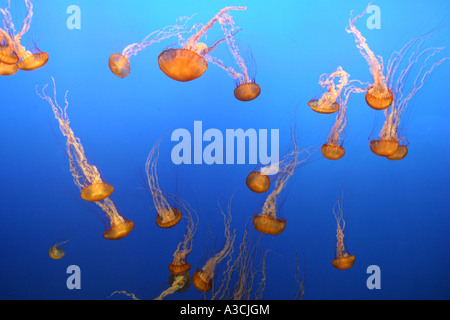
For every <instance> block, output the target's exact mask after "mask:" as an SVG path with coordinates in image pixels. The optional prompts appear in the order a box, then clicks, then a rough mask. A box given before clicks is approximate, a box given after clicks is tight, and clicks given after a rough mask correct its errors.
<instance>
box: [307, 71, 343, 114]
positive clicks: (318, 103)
mask: <svg viewBox="0 0 450 320" xmlns="http://www.w3.org/2000/svg"><path fill="white" fill-rule="evenodd" d="M348 77H349V74H348V73H347V72H345V71H344V70H343V69H342V67H338V68H337V70H336V71H335V72H333V73H332V74H330V75H328V74H323V75H321V76H320V78H319V84H320V85H321V86H322V87H324V88H325V87H326V88H327V92H325V93H324V94H323V95H322V97H321V98H320V99H312V100H310V101H308V106H309V107H310V108H311V109H312V110H313V111H315V112H317V113H325V114H328V113H333V112H336V111H338V110H339V103H337V102H336V100H337V99H338V98H339V97H340V95H341V91H342V89H343V88H344V87H345V86H346V85H347V83H348ZM335 78H339V83H338V85H337V86H336V84H335V83H334V80H335Z"/></svg>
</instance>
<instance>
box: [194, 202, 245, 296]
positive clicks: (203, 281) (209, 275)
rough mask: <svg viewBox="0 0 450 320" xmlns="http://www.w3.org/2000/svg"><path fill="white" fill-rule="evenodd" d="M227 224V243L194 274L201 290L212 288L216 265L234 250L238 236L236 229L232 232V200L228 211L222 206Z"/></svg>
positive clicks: (195, 283)
mask: <svg viewBox="0 0 450 320" xmlns="http://www.w3.org/2000/svg"><path fill="white" fill-rule="evenodd" d="M220 212H221V214H222V216H223V219H224V225H225V243H224V246H223V248H222V250H220V251H219V252H217V253H216V254H215V255H214V256H213V257H211V258H209V259H208V261H206V263H205V265H204V266H203V267H202V268H201V269H197V270H196V271H195V272H194V274H193V276H192V283H193V285H194V287H195V288H196V289H197V290H199V291H201V292H208V291H209V290H211V288H212V284H213V279H214V272H215V269H216V266H217V265H218V264H219V263H220V262H221V261H222V260H223V259H225V258H226V257H227V256H229V255H230V254H231V252H232V251H233V245H234V240H235V238H236V229H235V230H234V231H233V232H231V229H230V227H231V217H232V216H231V200H230V202H229V203H228V207H227V213H224V212H223V210H222V209H221V208H220Z"/></svg>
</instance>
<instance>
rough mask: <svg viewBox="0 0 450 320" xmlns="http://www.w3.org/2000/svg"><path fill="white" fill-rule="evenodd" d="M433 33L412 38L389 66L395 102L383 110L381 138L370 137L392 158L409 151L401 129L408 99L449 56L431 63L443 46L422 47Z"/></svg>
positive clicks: (378, 152)
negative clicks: (415, 70)
mask: <svg viewBox="0 0 450 320" xmlns="http://www.w3.org/2000/svg"><path fill="white" fill-rule="evenodd" d="M431 35H432V33H428V34H426V35H424V36H419V37H417V38H414V39H412V40H411V41H409V42H408V43H407V44H406V45H405V46H403V48H402V49H401V50H400V51H398V52H397V51H396V52H394V53H393V54H392V55H391V58H390V59H389V63H388V67H387V71H388V73H387V79H388V85H389V87H390V88H392V91H393V92H394V99H393V102H392V105H391V106H390V107H389V108H388V109H387V110H385V111H384V115H385V121H384V124H383V127H382V128H381V130H380V132H379V134H378V136H379V137H378V139H372V140H371V141H370V149H371V151H372V152H373V153H374V154H376V155H378V156H382V157H386V158H387V159H389V160H402V159H403V158H405V157H406V155H407V154H408V141H407V140H406V138H405V137H403V136H401V135H400V133H399V125H400V120H401V115H402V113H403V111H404V110H405V108H406V106H407V104H408V102H409V100H410V99H411V98H412V97H413V96H414V95H415V94H416V93H417V91H418V90H420V88H422V86H423V85H424V82H425V80H426V78H427V77H428V75H429V74H430V73H431V72H432V71H433V70H434V68H436V67H437V66H439V65H440V64H441V63H442V62H444V61H446V60H448V59H450V57H444V58H442V59H440V60H439V61H437V62H434V63H432V60H431V59H432V58H433V57H434V56H435V55H437V54H438V53H440V52H441V51H442V50H443V49H444V48H443V47H431V48H426V49H423V50H422V46H423V44H424V42H425V41H426V40H427V39H428V38H429V37H430V36H431ZM410 51H412V52H411V54H410V56H409V59H408V60H407V62H406V63H405V64H406V65H405V66H403V69H402V70H401V71H400V72H399V71H398V70H399V69H398V68H400V67H401V65H402V62H403V61H404V60H406V59H405V56H406V54H407V53H408V52H410ZM417 65H418V71H417V73H416V76H415V78H414V80H412V83H409V84H410V85H409V89H406V87H405V85H407V82H408V77H410V76H411V75H412V73H413V70H414V67H415V66H417Z"/></svg>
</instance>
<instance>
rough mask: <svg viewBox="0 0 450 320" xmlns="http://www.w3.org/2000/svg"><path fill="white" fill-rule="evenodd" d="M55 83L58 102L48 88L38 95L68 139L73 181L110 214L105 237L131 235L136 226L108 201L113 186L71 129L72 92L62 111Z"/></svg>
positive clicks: (86, 197) (81, 192)
mask: <svg viewBox="0 0 450 320" xmlns="http://www.w3.org/2000/svg"><path fill="white" fill-rule="evenodd" d="M52 80H53V86H54V101H53V100H52V99H51V98H50V97H49V96H47V95H46V93H45V89H46V88H47V85H45V86H44V87H43V88H42V94H40V93H39V92H37V88H36V93H37V94H38V96H39V97H40V98H41V99H44V100H46V101H47V102H48V103H49V104H50V106H51V108H52V111H53V114H54V115H55V118H56V120H58V123H59V128H60V130H61V133H62V134H63V135H64V137H65V138H66V151H67V155H68V158H69V165H70V172H71V173H72V176H73V181H74V183H75V185H76V186H77V187H78V188H79V190H80V194H81V197H82V199H84V200H87V201H90V202H95V204H96V205H98V206H99V207H100V208H101V209H102V211H103V212H104V213H105V214H106V216H107V218H108V220H109V223H110V228H109V229H107V230H106V231H105V232H104V234H103V237H104V238H106V239H109V240H118V239H121V238H123V237H125V236H126V235H128V234H129V233H130V232H131V230H132V229H133V227H134V223H133V222H132V221H129V220H127V219H126V218H124V217H122V216H121V215H120V214H119V213H118V211H117V208H116V206H115V205H114V203H113V202H112V200H111V199H109V198H108V197H109V196H110V195H111V193H112V191H113V187H112V186H110V185H109V184H108V183H106V182H103V181H102V179H101V177H100V173H99V171H98V169H97V167H95V166H94V165H91V164H90V163H89V162H88V160H87V158H86V155H85V153H84V149H83V146H82V144H81V142H80V139H79V138H77V137H76V136H75V134H74V132H73V131H72V128H71V127H70V120H69V116H68V115H67V107H68V105H69V103H68V101H67V93H68V92H66V95H65V107H64V109H62V108H61V107H60V106H59V105H58V102H57V98H56V84H55V79H53V77H52Z"/></svg>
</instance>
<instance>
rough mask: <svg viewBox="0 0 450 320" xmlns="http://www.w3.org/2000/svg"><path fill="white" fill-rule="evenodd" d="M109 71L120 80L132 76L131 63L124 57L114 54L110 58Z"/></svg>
mask: <svg viewBox="0 0 450 320" xmlns="http://www.w3.org/2000/svg"><path fill="white" fill-rule="evenodd" d="M109 69H111V71H112V73H114V74H115V75H116V76H118V77H119V78H125V77H126V76H127V75H129V74H130V63H129V62H128V59H127V58H125V56H124V55H122V54H120V53H114V54H113V55H111V57H109Z"/></svg>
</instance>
